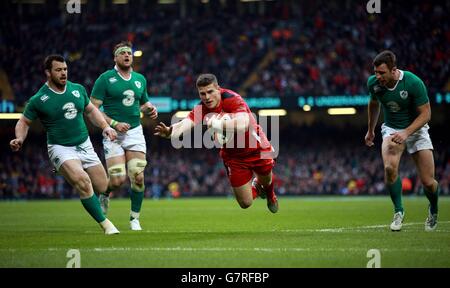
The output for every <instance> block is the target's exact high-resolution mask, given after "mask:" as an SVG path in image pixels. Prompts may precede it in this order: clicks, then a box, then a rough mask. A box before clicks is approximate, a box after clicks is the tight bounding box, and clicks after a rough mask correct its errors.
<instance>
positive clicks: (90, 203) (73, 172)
mask: <svg viewBox="0 0 450 288" xmlns="http://www.w3.org/2000/svg"><path fill="white" fill-rule="evenodd" d="M59 173H61V175H63V176H64V178H65V179H66V180H67V182H69V184H70V185H72V186H73V187H74V188H75V189H76V190H77V191H78V193H79V194H80V200H81V203H82V204H83V207H84V209H86V211H87V212H88V213H89V214H90V215H91V216H92V218H94V219H95V221H97V223H99V224H100V226H101V227H102V228H103V230H104V232H105V234H106V235H110V234H118V233H119V230H117V228H116V227H115V226H114V225H113V224H112V223H111V221H109V220H108V219H107V218H106V217H105V215H104V214H103V212H102V210H101V208H100V202H99V200H98V198H97V196H95V195H94V189H93V188H92V182H91V179H90V178H89V175H88V173H86V172H85V171H84V170H83V167H82V165H81V162H80V161H79V160H67V161H65V162H64V163H63V164H62V165H61V167H60V169H59Z"/></svg>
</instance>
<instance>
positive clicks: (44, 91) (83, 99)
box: [23, 81, 90, 146]
mask: <svg viewBox="0 0 450 288" xmlns="http://www.w3.org/2000/svg"><path fill="white" fill-rule="evenodd" d="M89 101H90V100H89V97H88V95H87V93H86V89H84V87H83V86H82V85H80V84H76V83H72V82H70V81H67V83H66V89H65V91H64V92H61V93H59V92H56V91H54V90H53V89H51V88H50V87H49V86H48V85H47V83H45V84H44V85H43V86H42V87H41V89H39V91H38V92H37V93H36V94H35V95H34V96H33V97H31V98H30V100H29V101H28V103H27V105H26V107H25V111H24V112H23V115H24V116H25V117H26V118H28V119H30V120H35V119H36V118H39V119H40V120H41V122H42V125H44V127H45V129H46V131H47V143H48V144H58V145H64V146H76V145H79V144H81V143H83V142H84V141H86V139H87V138H88V137H89V134H88V130H87V128H86V123H84V118H83V112H84V109H85V107H86V106H87V105H88V104H89Z"/></svg>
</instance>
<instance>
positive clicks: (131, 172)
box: [127, 158, 147, 192]
mask: <svg viewBox="0 0 450 288" xmlns="http://www.w3.org/2000/svg"><path fill="white" fill-rule="evenodd" d="M127 166H128V177H130V182H131V189H132V190H134V191H136V192H144V190H145V186H144V183H141V185H137V184H136V176H137V175H139V174H141V173H142V172H144V169H145V166H147V161H145V160H142V159H137V158H133V159H131V160H130V161H128V163H127Z"/></svg>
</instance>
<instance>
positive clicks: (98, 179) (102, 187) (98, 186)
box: [86, 164, 108, 195]
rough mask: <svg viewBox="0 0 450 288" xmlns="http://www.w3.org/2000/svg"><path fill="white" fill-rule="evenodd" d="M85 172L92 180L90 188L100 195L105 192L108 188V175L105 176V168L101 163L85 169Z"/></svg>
mask: <svg viewBox="0 0 450 288" xmlns="http://www.w3.org/2000/svg"><path fill="white" fill-rule="evenodd" d="M86 173H87V174H88V175H89V178H90V179H91V182H92V188H93V189H94V193H95V194H97V195H100V194H101V193H105V192H106V191H107V189H108V177H107V176H106V172H105V168H103V165H101V164H99V165H95V166H91V167H89V168H87V169H86Z"/></svg>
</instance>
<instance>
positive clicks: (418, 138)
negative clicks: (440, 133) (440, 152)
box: [381, 123, 433, 154]
mask: <svg viewBox="0 0 450 288" xmlns="http://www.w3.org/2000/svg"><path fill="white" fill-rule="evenodd" d="M428 129H430V126H428V124H425V125H424V126H423V127H422V128H420V129H419V130H417V131H416V132H414V133H413V134H411V135H409V137H408V138H406V151H408V153H409V154H413V153H416V152H417V151H420V150H433V143H431V138H430V134H428ZM399 131H402V129H394V128H391V127H388V126H386V124H384V123H383V125H381V135H382V136H383V139H384V138H386V137H389V136H391V135H392V134H394V133H395V132H399Z"/></svg>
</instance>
